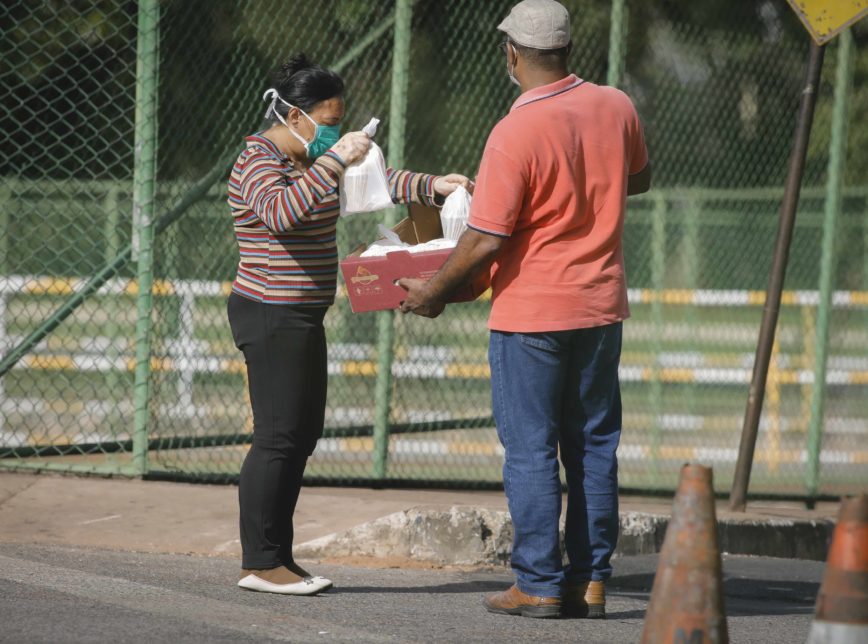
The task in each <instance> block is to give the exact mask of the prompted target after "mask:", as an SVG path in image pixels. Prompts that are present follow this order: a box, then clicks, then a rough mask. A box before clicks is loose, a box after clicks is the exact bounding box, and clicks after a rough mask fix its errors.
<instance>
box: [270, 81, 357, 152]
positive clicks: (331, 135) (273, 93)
mask: <svg viewBox="0 0 868 644" xmlns="http://www.w3.org/2000/svg"><path fill="white" fill-rule="evenodd" d="M269 97H271V105H270V106H269V107H268V109H267V110H266V112H265V118H268V117H269V116H270V115H271V114H272V112H273V113H274V115H275V116H276V117H277V118H278V120H279V121H280V122H281V123H283V124H284V125H286V127H287V128H288V129H289V133H290V134H292V135H293V136H294V137H295V138H297V139H298V140H299V141H300V142H301V144H302V145H304V151H305V152H307V156H308V158H309V159H316V158H317V157H320V156H322V155H323V154H325V153H326V152H327V151H328V150H329V149H330V148H331V147H332V146H333V145H334V144H335V143H337V142H338V139H340V138H341V126H340V125H320V124H319V123H317V122H316V121H314V120H313V119H312V118H311V117H310V115H309V114H308V113H307V112H305V111H304V110H303V109H301V108H298V111H299V112H301V113H302V114H304V116H305V118H307V120H308V121H310V122H311V123H313V126H314V132H313V138H312V139H311V140H310V141H305V140H304V138H303V137H302V136H301V135H300V134H299V133H298V132H296V131H295V130H293V129H292V128H291V127H289V124H288V123H287V122H286V120H285V119H284V118H283V117H282V116H281V115H280V114H279V113H278V112H277V110H276V109H274V106H275V105H276V104H277V101H280V102H281V103H283V104H284V105H286V106H287V107H289V108H292V107H295V106H294V105H291V104H290V103H287V102H286V101H285V100H283V99H282V98H280V95H279V94H278V93H277V90H276V89H270V90H268V91H267V92H265V94H264V95H263V96H262V98H263V99H266V98H269Z"/></svg>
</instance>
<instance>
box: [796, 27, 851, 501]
mask: <svg viewBox="0 0 868 644" xmlns="http://www.w3.org/2000/svg"><path fill="white" fill-rule="evenodd" d="M852 85H853V35H852V33H851V32H850V30H849V29H848V30H846V31H844V32H843V33H842V34H841V36H840V38H839V40H838V64H837V68H836V72H835V97H834V103H833V106H832V137H831V140H830V142H829V166H828V172H827V178H826V203H825V210H824V213H823V242H822V255H821V257H820V301H819V307H818V310H817V339H816V358H815V360H814V386H813V387H812V388H811V421H810V424H809V425H808V466H807V468H806V473H805V487H806V491H807V494H808V497H809V498H816V496H817V491H818V488H819V483H820V443H821V440H822V431H823V412H824V410H825V403H826V363H827V360H828V357H829V322H830V318H831V316H832V289H833V288H834V286H835V259H836V254H835V245H836V237H837V227H838V215H839V213H840V210H841V189H842V183H843V181H842V176H841V171H842V169H843V166H844V161H845V156H846V150H847V107H848V105H849V102H850V89H851V87H852Z"/></svg>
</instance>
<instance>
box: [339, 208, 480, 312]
mask: <svg viewBox="0 0 868 644" xmlns="http://www.w3.org/2000/svg"><path fill="white" fill-rule="evenodd" d="M408 210H409V217H407V218H406V219H403V220H401V221H400V222H398V224H397V225H396V226H395V227H394V228H392V231H393V232H394V233H395V234H397V235H398V237H399V238H400V239H401V241H402V242H404V243H405V244H409V245H411V246H415V245H416V244H422V243H425V242H427V241H431V240H432V239H439V238H441V237H443V228H442V226H441V224H440V212H439V211H438V210H437V209H436V208H433V207H431V206H423V205H421V204H411V205H410V206H409V208H408ZM367 248H368V247H367V245H362V246H359V247H358V248H356V249H355V250H354V251H353V252H351V253H350V254H349V255H347V257H345V258H344V259H343V260H342V261H341V262H340V267H341V273H342V274H343V276H344V282H346V286H347V294H348V296H349V298H350V307H351V308H352V310H353V313H366V312H368V311H386V310H389V309H397V308H398V307H400V305H401V302H403V301H404V298H405V296H406V293H407V292H406V291H405V290H404V289H402V288H401V287H400V286H398V285H397V284H395V282H396V281H397V280H399V279H401V278H402V277H410V278H418V279H424V280H427V279H431V277H433V276H434V274H436V273H437V271H439V270H440V268H441V267H442V266H443V264H444V263H445V262H446V259H447V258H448V257H449V255H450V254H451V253H452V250H453V249H452V248H444V249H440V250H430V251H422V252H418V253H410V252H408V251H406V250H401V249H397V250H394V251H391V252H389V253H387V254H386V255H383V256H376V257H361V254H362V253H363V252H365V250H367ZM487 288H488V284H487V279H486V278H484V277H483V278H480V279H477V280H476V281H475V282H474V283H473V284H470V285H468V286H465V287H463V288H462V289H461V290H459V291H458V292H457V293H455V294H454V296H453V297H452V298H451V299H450V300H449V302H450V303H454V302H470V301H472V300H475V299H476V298H477V297H479V296H480V295H482V293H483V292H485V290H486V289H487Z"/></svg>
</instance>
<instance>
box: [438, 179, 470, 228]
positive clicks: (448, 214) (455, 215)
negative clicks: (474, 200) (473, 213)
mask: <svg viewBox="0 0 868 644" xmlns="http://www.w3.org/2000/svg"><path fill="white" fill-rule="evenodd" d="M470 199H471V197H470V193H469V192H467V190H465V189H464V186H458V188H456V189H455V191H453V192H452V194H450V195H449V196H448V197H446V201H444V202H443V208H442V209H441V210H440V224H441V225H442V226H443V237H445V238H446V239H458V238H459V237H461V233H463V232H464V231H465V230H467V219H468V218H469V217H470Z"/></svg>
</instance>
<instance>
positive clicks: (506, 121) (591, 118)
mask: <svg viewBox="0 0 868 644" xmlns="http://www.w3.org/2000/svg"><path fill="white" fill-rule="evenodd" d="M647 163H648V151H647V149H646V148H645V138H644V135H643V132H642V126H641V124H640V122H639V117H638V115H637V114H636V109H635V108H634V107H633V103H632V102H631V101H630V99H629V98H628V97H627V95H626V94H624V93H623V92H621V91H619V90H617V89H615V88H613V87H604V86H599V85H595V84H593V83H589V82H586V81H583V80H582V79H580V78H578V77H576V76H575V75H570V76H568V77H566V78H564V79H562V80H559V81H557V82H556V83H552V84H550V85H545V86H543V87H537V88H535V89H533V90H530V91H528V92H525V93H524V94H522V95H521V96H520V97H519V98H518V100H517V101H516V102H515V103H514V104H513V106H512V109H511V110H510V112H509V114H507V116H505V117H504V118H503V119H502V120H501V121H500V122H499V123H498V124H497V125H496V126H495V128H494V129H493V130H492V132H491V134H490V136H489V138H488V142H487V143H486V145H485V151H484V153H483V155H482V161H481V163H480V166H479V175H478V176H477V179H476V190H475V191H474V194H473V201H472V202H471V207H470V218H469V221H468V225H469V226H470V227H471V228H473V229H475V230H477V231H480V232H484V233H489V234H492V235H498V236H501V237H504V238H506V239H505V241H504V243H503V245H502V247H501V250H500V253H499V254H498V257H497V260H496V261H495V262H494V264H493V265H492V268H491V288H492V294H493V295H492V305H491V316H490V318H489V323H488V326H489V328H490V329H492V330H496V331H507V332H509V331H513V332H523V333H531V332H542V331H565V330H569V329H580V328H587V327H595V326H602V325H605V324H611V323H614V322H619V321H621V320H624V319H626V318H628V317H629V315H630V310H629V307H628V305H627V283H626V277H625V274H624V251H623V247H622V243H621V234H622V231H623V228H624V210H625V208H626V203H627V176H628V175H630V174H636V173H637V172H641V171H642V170H643V169H644V168H645V165H646V164H647Z"/></svg>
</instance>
